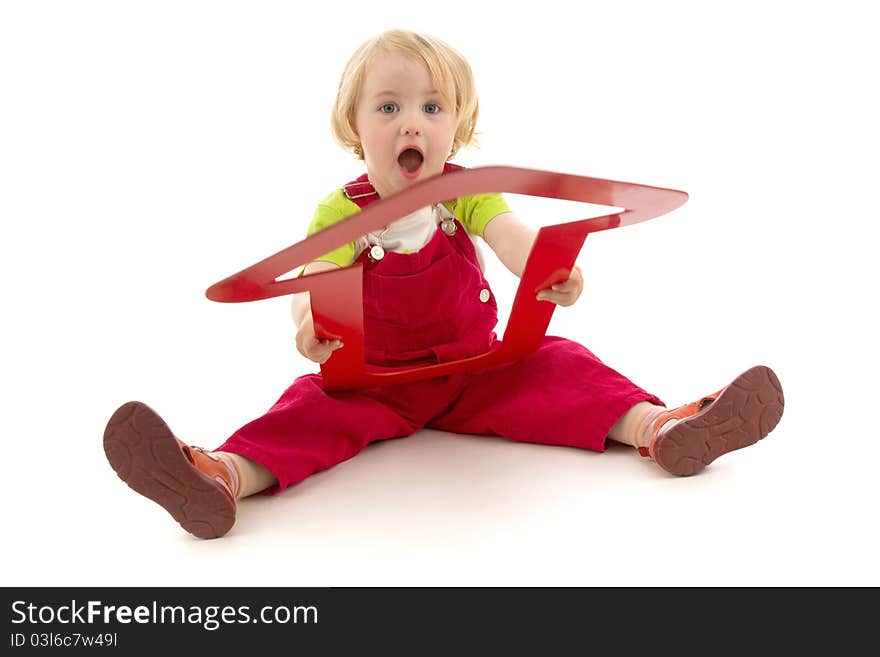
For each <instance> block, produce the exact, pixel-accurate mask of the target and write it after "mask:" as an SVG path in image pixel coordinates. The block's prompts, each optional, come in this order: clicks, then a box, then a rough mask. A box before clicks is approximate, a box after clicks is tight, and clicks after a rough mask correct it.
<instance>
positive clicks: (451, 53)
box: [330, 30, 480, 159]
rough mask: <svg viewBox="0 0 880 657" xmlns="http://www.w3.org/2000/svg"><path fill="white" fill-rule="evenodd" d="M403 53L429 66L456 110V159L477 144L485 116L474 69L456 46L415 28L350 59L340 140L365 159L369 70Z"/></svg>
mask: <svg viewBox="0 0 880 657" xmlns="http://www.w3.org/2000/svg"><path fill="white" fill-rule="evenodd" d="M386 53H397V54H400V55H403V56H405V57H408V58H409V59H411V60H413V61H416V62H420V63H422V64H424V65H425V66H426V67H427V69H428V72H429V73H430V74H431V79H432V80H433V82H434V84H435V85H436V87H437V90H438V91H439V92H440V94H441V95H442V96H443V98H444V100H445V101H446V102H447V103H449V105H450V107H453V108H454V112H455V117H456V118H457V119H458V127H457V128H456V130H455V137H454V138H453V141H452V152H451V153H450V154H449V157H448V158H447V159H451V158H452V156H453V155H455V154H456V153H457V152H458V150H459V149H460V148H461V147H462V146H467V145H468V144H470V143H472V142H475V141H476V140H475V138H474V129H475V128H476V125H477V117H478V115H479V113H480V108H479V103H478V101H477V88H476V85H475V84H474V76H473V73H472V72H471V67H470V66H469V65H468V63H467V61H466V60H465V58H464V57H462V56H461V55H460V54H459V53H458V52H456V51H455V50H454V49H453V48H452V47H450V46H449V45H447V44H446V43H444V42H443V41H441V40H440V39H436V38H434V37H431V36H427V35H422V34H416V33H415V32H411V31H409V30H389V31H387V32H383V33H382V34H379V35H378V36H375V37H373V38H371V39H369V40H368V41H366V42H365V43H364V44H363V45H361V47H360V48H358V49H357V50H356V51H355V53H354V54H353V55H352V56H351V59H349V60H348V64H346V65H345V70H343V72H342V78H341V79H340V80H339V92H338V93H337V95H336V102H335V103H334V104H333V111H332V113H331V117H330V125H331V128H332V130H333V136H334V137H335V138H336V141H338V142H339V143H340V145H341V146H342V147H343V148H345V149H346V150H353V151H354V153H355V154H356V155H357V156H358V157H359V158H360V159H364V155H363V151H362V149H361V142H360V139H359V138H358V136H357V132H356V131H355V112H356V111H357V103H358V96H359V95H360V91H361V87H362V86H363V81H364V73H365V71H366V69H367V66H368V65H369V64H370V63H371V62H372V61H373V60H374V59H376V57H377V56H378V55H381V54H386Z"/></svg>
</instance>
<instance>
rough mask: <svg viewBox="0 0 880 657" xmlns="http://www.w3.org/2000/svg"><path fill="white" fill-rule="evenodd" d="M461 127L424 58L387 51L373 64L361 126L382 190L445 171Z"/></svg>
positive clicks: (359, 114) (373, 178) (358, 119)
mask: <svg viewBox="0 0 880 657" xmlns="http://www.w3.org/2000/svg"><path fill="white" fill-rule="evenodd" d="M456 127H457V121H456V117H455V115H454V113H453V109H452V108H449V107H448V106H447V104H446V102H445V101H444V100H443V97H442V96H441V95H440V93H439V92H438V91H437V90H436V89H435V88H434V82H433V80H432V79H431V74H430V73H429V72H428V69H427V68H426V67H425V65H424V64H422V63H420V62H415V61H412V60H410V59H407V58H406V57H404V56H402V55H398V54H393V53H385V54H383V55H380V56H379V57H378V58H377V59H376V60H375V61H373V62H372V63H371V64H370V65H369V66H368V67H367V70H366V72H365V75H364V81H363V86H362V87H361V92H360V95H359V98H358V106H357V111H356V113H355V129H356V131H357V134H358V136H359V137H360V140H361V149H362V150H363V154H364V161H365V162H366V165H367V173H368V174H369V177H370V182H371V183H373V186H374V187H375V188H376V190H377V191H378V192H379V196H390V195H391V194H394V193H396V192H399V191H401V190H403V189H406V188H407V187H410V186H412V185H414V184H415V183H416V182H417V181H420V180H425V179H426V178H430V177H431V176H436V175H439V174H441V173H443V165H444V164H445V162H446V158H447V157H449V152H450V151H451V150H452V141H453V138H454V137H455V129H456Z"/></svg>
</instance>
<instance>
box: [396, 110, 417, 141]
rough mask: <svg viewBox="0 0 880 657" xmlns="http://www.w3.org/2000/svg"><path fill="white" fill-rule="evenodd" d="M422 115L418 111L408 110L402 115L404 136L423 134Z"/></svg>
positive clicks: (401, 131)
mask: <svg viewBox="0 0 880 657" xmlns="http://www.w3.org/2000/svg"><path fill="white" fill-rule="evenodd" d="M420 119H421V116H420V115H419V114H418V113H416V112H408V113H406V114H404V115H403V116H402V117H401V122H400V135H401V136H402V137H420V136H421V134H422V125H421V123H420Z"/></svg>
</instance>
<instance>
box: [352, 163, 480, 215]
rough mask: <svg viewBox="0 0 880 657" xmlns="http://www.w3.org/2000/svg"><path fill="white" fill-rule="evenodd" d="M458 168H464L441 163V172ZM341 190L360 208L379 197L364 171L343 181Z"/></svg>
mask: <svg viewBox="0 0 880 657" xmlns="http://www.w3.org/2000/svg"><path fill="white" fill-rule="evenodd" d="M459 169H464V167H461V166H459V165H457V164H450V163H449V162H447V163H446V164H445V165H443V173H449V172H450V171H458V170H459ZM342 191H343V192H344V193H345V197H346V198H347V199H348V200H349V201H351V202H353V203H354V204H355V205H357V206H358V207H359V208H361V209H363V208H365V207H366V206H368V205H369V204H370V203H372V202H373V201H376V200H378V198H379V193H378V192H377V191H376V188H375V187H373V184H372V183H371V182H370V179H369V178H368V177H367V174H366V173H365V174H364V175H362V176H360V177H358V178H357V179H355V180H352V181H351V182H349V183H345V184H344V185H343V186H342Z"/></svg>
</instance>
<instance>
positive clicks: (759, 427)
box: [653, 365, 785, 476]
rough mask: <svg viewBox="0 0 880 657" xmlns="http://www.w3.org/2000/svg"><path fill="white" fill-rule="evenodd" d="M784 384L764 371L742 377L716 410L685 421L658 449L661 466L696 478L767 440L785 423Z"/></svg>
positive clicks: (720, 398)
mask: <svg viewBox="0 0 880 657" xmlns="http://www.w3.org/2000/svg"><path fill="white" fill-rule="evenodd" d="M784 406H785V399H784V397H783V395H782V386H781V385H780V384H779V379H778V378H777V377H776V374H774V372H773V370H771V369H770V368H769V367H764V366H763V365H759V366H757V367H753V368H752V369H750V370H747V371H746V372H743V373H742V374H740V375H739V376H738V377H736V379H734V380H733V382H732V383H731V384H730V385H729V386H727V387H726V388H724V390H722V392H721V394H720V395H718V399H716V400H715V401H714V402H713V403H712V404H711V405H709V406H708V407H707V408H706V409H705V410H703V411H701V412H699V413H697V414H696V415H693V416H691V417H689V418H686V419H684V420H681V421H680V422H678V423H677V424H675V425H673V426H672V427H671V428H670V429H669V430H668V431H666V432H664V433H663V434H662V435H661V436H660V437H659V438H657V442H656V443H655V445H654V449H653V457H654V460H655V461H656V462H657V464H658V465H659V466H660V467H661V468H663V469H664V470H666V471H667V472H671V473H672V474H674V475H679V476H688V475H692V474H696V473H697V472H699V471H700V470H702V469H703V468H705V467H706V466H707V465H709V464H710V463H711V462H712V461H714V460H715V459H717V458H718V457H719V456H723V455H724V454H727V453H728V452H732V451H734V450H737V449H742V448H743V447H748V446H749V445H754V444H755V443H756V442H758V441H759V440H761V439H762V438H764V437H765V436H766V435H767V434H768V433H770V432H771V431H773V429H774V428H775V427H776V425H777V424H778V423H779V419H780V418H781V417H782V410H783V407H784Z"/></svg>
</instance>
